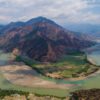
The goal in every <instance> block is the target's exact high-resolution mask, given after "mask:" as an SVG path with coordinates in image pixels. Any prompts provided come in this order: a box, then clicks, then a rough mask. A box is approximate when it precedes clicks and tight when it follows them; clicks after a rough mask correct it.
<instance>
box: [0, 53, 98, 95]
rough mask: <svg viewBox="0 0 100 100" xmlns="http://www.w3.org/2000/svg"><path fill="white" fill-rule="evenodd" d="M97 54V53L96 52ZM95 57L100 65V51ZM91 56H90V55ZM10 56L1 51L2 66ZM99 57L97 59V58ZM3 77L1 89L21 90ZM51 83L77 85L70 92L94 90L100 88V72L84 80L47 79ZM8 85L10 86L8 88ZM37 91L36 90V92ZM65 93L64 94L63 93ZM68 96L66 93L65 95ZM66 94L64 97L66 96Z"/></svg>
mask: <svg viewBox="0 0 100 100" xmlns="http://www.w3.org/2000/svg"><path fill="white" fill-rule="evenodd" d="M95 52H96V51H95ZM92 54H93V55H94V54H95V57H94V58H95V62H96V63H97V65H98V64H100V61H99V58H98V57H100V51H99V53H92ZM89 56H90V55H89ZM9 57H10V56H9V54H5V53H3V52H2V51H0V65H1V66H2V65H5V64H6V63H7V61H8V60H9ZM96 57H97V58H96ZM1 76H2V75H1V74H0V88H1V87H2V88H5V89H9V88H10V89H13V88H14V89H15V90H16V89H17V90H18V88H20V87H19V86H15V85H13V84H10V83H9V82H7V81H5V80H4V79H3V78H2V77H1ZM46 80H49V81H53V82H56V83H58V84H73V85H75V87H73V88H71V89H70V91H74V90H76V89H92V88H100V72H98V73H96V74H94V75H93V76H90V77H88V78H86V79H84V80H76V81H75V80H73V81H70V80H57V79H48V78H47V79H46ZM7 85H8V86H7ZM20 89H23V90H25V91H27V90H28V89H29V91H33V90H32V89H31V88H28V89H27V88H25V87H22V88H20ZM35 91H36V90H35ZM63 93H64V92H63ZM65 94H66V93H65ZM65 94H64V95H65Z"/></svg>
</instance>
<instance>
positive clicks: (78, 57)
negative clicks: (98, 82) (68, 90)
mask: <svg viewBox="0 0 100 100" xmlns="http://www.w3.org/2000/svg"><path fill="white" fill-rule="evenodd" d="M16 60H17V61H23V62H25V63H26V64H27V65H29V66H31V67H32V68H34V69H35V70H36V71H37V72H39V73H41V74H42V75H44V76H48V77H53V78H54V76H55V78H73V77H80V76H87V75H89V74H91V73H93V72H95V71H97V70H98V69H99V67H96V66H95V65H92V64H90V63H89V62H88V61H87V57H86V55H85V54H84V53H83V52H73V53H71V54H68V55H65V56H63V57H61V58H60V59H59V60H58V61H56V62H53V63H52V62H49V63H43V62H37V61H33V60H31V59H28V58H27V57H26V58H24V57H20V56H18V57H16Z"/></svg>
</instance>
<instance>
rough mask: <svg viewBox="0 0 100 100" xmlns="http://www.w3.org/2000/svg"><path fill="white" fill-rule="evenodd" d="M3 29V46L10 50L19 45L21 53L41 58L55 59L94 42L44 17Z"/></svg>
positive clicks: (1, 43) (0, 42) (0, 46)
mask: <svg viewBox="0 0 100 100" xmlns="http://www.w3.org/2000/svg"><path fill="white" fill-rule="evenodd" d="M2 32H3V33H2V34H1V35H0V48H2V49H4V50H5V51H9V52H11V51H12V50H13V49H14V48H18V49H19V50H20V52H21V54H23V53H25V54H26V55H27V56H29V57H30V58H32V59H35V60H40V61H56V60H57V58H59V57H60V56H62V55H64V54H67V53H68V52H71V51H80V50H81V49H83V48H86V47H88V46H91V45H92V43H91V42H89V41H88V40H85V39H83V38H81V37H77V36H76V35H75V34H74V33H73V32H70V31H68V30H65V29H64V28H62V27H61V26H59V25H57V24H56V23H55V22H53V21H51V20H49V19H47V18H44V17H38V18H35V19H31V20H29V21H28V22H26V23H11V24H9V25H7V26H6V27H5V28H3V29H2Z"/></svg>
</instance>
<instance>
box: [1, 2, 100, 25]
mask: <svg viewBox="0 0 100 100" xmlns="http://www.w3.org/2000/svg"><path fill="white" fill-rule="evenodd" d="M37 16H44V17H47V18H50V19H53V20H55V21H56V22H58V23H60V24H65V23H67V24H68V23H89V24H100V0H0V23H8V22H11V21H18V20H21V21H26V20H28V19H30V18H34V17H37Z"/></svg>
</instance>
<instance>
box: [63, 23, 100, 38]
mask: <svg viewBox="0 0 100 100" xmlns="http://www.w3.org/2000/svg"><path fill="white" fill-rule="evenodd" d="M64 27H65V28H66V29H69V30H72V31H75V32H80V33H84V34H86V35H89V36H91V37H94V38H95V39H100V24H97V25H92V24H66V25H64Z"/></svg>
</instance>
